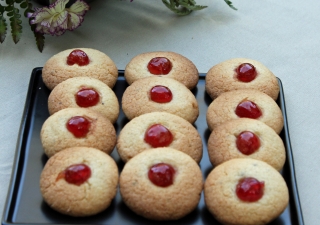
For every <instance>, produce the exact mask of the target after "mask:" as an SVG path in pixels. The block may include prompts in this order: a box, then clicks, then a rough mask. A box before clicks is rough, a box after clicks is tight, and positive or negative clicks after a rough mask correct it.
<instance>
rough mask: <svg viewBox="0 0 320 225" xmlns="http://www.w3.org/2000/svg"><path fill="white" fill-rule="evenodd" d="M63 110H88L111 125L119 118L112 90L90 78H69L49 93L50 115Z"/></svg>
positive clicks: (117, 104)
mask: <svg viewBox="0 0 320 225" xmlns="http://www.w3.org/2000/svg"><path fill="white" fill-rule="evenodd" d="M64 108H88V109H91V110H94V111H96V112H99V113H101V114H102V115H104V116H105V117H106V118H108V119H109V120H110V121H111V123H115V122H116V120H117V118H118V116H119V102H118V98H117V96H116V95H115V93H114V92H113V90H112V89H111V88H110V87H109V86H107V85H106V84H105V83H103V82H102V81H100V80H98V79H95V78H90V77H74V78H69V79H67V80H65V81H63V82H61V83H60V84H58V85H57V86H56V87H55V88H54V89H53V90H52V91H51V93H50V95H49V98H48V109H49V113H50V115H52V114H53V113H55V112H57V111H59V110H61V109H64Z"/></svg>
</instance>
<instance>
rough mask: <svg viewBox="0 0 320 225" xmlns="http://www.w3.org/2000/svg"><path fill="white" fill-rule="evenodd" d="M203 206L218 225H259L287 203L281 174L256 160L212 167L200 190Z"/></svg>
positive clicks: (233, 161)
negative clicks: (202, 190) (202, 195)
mask: <svg viewBox="0 0 320 225" xmlns="http://www.w3.org/2000/svg"><path fill="white" fill-rule="evenodd" d="M204 197H205V203H206V206H207V208H208V210H209V211H210V213H211V214H212V215H213V216H214V217H215V218H216V219H217V220H218V221H219V222H221V223H222V224H226V225H227V224H233V225H263V224H268V223H269V222H271V221H272V220H274V219H275V218H277V217H278V216H279V215H280V214H281V213H282V212H283V211H284V210H285V208H286V207H287V205H288V202H289V194H288V187H287V184H286V182H285V181H284V179H283V177H282V176H281V174H280V173H279V172H278V171H277V170H275V169H274V168H273V167H272V166H270V165H269V164H267V163H265V162H263V161H260V160H256V159H231V160H229V161H226V162H224V163H222V164H220V165H219V166H217V167H215V168H214V169H213V170H212V171H211V172H210V174H209V175H208V177H207V179H206V181H205V186H204Z"/></svg>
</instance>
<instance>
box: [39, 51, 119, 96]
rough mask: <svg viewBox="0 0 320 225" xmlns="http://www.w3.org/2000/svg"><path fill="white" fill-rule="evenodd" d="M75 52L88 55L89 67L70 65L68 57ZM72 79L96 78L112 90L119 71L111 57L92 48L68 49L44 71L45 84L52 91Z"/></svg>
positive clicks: (46, 64) (54, 57)
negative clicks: (79, 51) (78, 51)
mask: <svg viewBox="0 0 320 225" xmlns="http://www.w3.org/2000/svg"><path fill="white" fill-rule="evenodd" d="M74 50H81V51H82V52H84V53H82V54H80V55H85V54H86V55H87V57H88V64H87V65H83V66H79V65H78V64H77V63H75V64H73V65H68V56H69V55H70V53H71V52H72V51H74ZM69 59H70V57H69ZM80 61H81V62H82V61H83V60H80ZM72 63H73V62H71V63H70V64H72ZM72 77H92V78H96V79H99V80H101V81H102V82H103V83H105V84H106V85H108V86H109V87H110V88H112V87H113V86H114V85H115V83H116V81H117V78H118V69H117V67H116V65H115V63H114V62H113V60H112V59H111V58H110V57H109V56H107V55H106V54H105V53H103V52H101V51H98V50H96V49H92V48H77V49H67V50H64V51H62V52H59V53H57V54H56V55H54V56H52V57H51V58H50V59H49V60H48V61H47V62H46V63H45V65H44V66H43V69H42V79H43V82H44V84H45V85H46V86H47V87H48V88H49V89H50V90H52V89H53V88H54V87H55V86H57V85H58V84H59V83H61V82H62V81H64V80H67V79H68V78H72Z"/></svg>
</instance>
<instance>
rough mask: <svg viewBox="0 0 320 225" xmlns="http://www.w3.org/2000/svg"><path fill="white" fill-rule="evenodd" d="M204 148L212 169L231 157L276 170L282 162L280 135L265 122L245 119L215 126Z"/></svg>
mask: <svg viewBox="0 0 320 225" xmlns="http://www.w3.org/2000/svg"><path fill="white" fill-rule="evenodd" d="M207 148H208V154H209V159H210V162H211V163H212V165H213V166H217V165H219V164H221V163H223V162H225V161H227V160H229V159H233V158H254V159H258V160H262V161H264V162H266V163H268V164H270V165H271V166H273V167H274V168H275V169H276V170H278V171H280V170H281V169H282V167H283V165H284V163H285V160H286V151H285V147H284V144H283V141H282V139H281V138H280V136H279V135H278V134H277V133H276V132H275V131H274V130H273V129H272V128H271V127H269V126H268V125H266V124H265V123H263V122H261V121H259V120H254V119H248V118H240V119H236V120H230V121H227V122H225V123H222V124H220V125H219V126H216V127H215V128H214V130H213V131H212V133H211V134H210V136H209V139H208V146H207Z"/></svg>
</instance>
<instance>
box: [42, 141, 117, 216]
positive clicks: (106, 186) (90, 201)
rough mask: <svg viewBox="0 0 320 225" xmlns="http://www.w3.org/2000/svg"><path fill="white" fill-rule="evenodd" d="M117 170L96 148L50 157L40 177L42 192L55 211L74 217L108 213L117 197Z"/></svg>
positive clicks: (72, 149) (70, 149)
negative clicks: (106, 211)
mask: <svg viewBox="0 0 320 225" xmlns="http://www.w3.org/2000/svg"><path fill="white" fill-rule="evenodd" d="M118 178H119V175H118V167H117V165H116V163H115V161H114V160H113V159H112V158H111V157H110V156H109V155H107V154H105V153H104V152H101V151H100V150H98V149H95V148H88V147H73V148H68V149H65V150H63V151H61V152H58V153H57V154H56V155H54V156H53V157H51V158H50V159H49V160H48V161H47V163H46V165H45V166H44V169H43V171H42V173H41V177H40V190H41V194H42V196H43V199H44V201H45V202H46V203H47V204H48V205H49V206H50V207H51V208H53V209H54V210H56V211H58V212H60V213H62V214H66V215H70V216H74V217H84V216H91V215H95V214H97V213H99V212H102V211H103V210H105V209H107V208H108V207H109V205H110V203H111V201H112V199H113V198H114V197H115V195H116V193H117V185H118Z"/></svg>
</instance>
